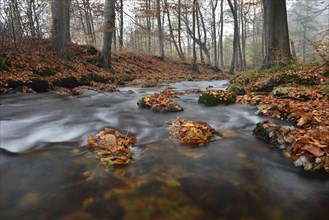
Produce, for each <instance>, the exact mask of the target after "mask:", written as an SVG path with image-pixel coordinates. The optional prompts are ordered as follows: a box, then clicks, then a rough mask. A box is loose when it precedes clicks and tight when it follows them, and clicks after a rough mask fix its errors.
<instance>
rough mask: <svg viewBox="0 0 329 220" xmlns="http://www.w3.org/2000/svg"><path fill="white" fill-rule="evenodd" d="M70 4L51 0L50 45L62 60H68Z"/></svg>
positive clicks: (64, 1)
mask: <svg viewBox="0 0 329 220" xmlns="http://www.w3.org/2000/svg"><path fill="white" fill-rule="evenodd" d="M70 4H71V0H52V1H51V12H52V43H53V47H54V49H55V51H56V52H57V53H58V55H59V56H61V57H62V58H63V59H70V52H69V42H70V39H71V37H70Z"/></svg>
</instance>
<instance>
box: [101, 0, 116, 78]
mask: <svg viewBox="0 0 329 220" xmlns="http://www.w3.org/2000/svg"><path fill="white" fill-rule="evenodd" d="M115 3H116V0H106V1H105V7H104V24H103V43H102V50H101V56H100V59H99V60H100V64H101V65H102V66H103V67H104V68H105V69H107V70H109V71H111V72H114V70H113V68H112V63H111V49H112V39H113V32H114V31H115Z"/></svg>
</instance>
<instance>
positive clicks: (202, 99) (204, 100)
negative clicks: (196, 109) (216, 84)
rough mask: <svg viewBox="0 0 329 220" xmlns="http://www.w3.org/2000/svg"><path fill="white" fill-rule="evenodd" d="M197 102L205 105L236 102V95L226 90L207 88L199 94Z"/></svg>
mask: <svg viewBox="0 0 329 220" xmlns="http://www.w3.org/2000/svg"><path fill="white" fill-rule="evenodd" d="M198 102H199V103H200V104H204V105H206V106H216V105H229V104H233V103H235V102H236V95H235V94H234V93H233V92H232V91H227V90H208V91H206V92H203V93H202V94H201V95H200V96H199V100H198Z"/></svg>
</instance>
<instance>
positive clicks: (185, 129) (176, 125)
mask: <svg viewBox="0 0 329 220" xmlns="http://www.w3.org/2000/svg"><path fill="white" fill-rule="evenodd" d="M170 130H171V132H172V138H173V139H177V140H179V141H181V142H182V143H189V144H203V143H207V142H208V141H209V140H210V138H211V137H214V136H216V135H217V134H218V133H217V131H216V129H214V128H213V127H211V126H210V125H208V124H207V123H205V122H203V121H188V120H185V119H182V118H180V117H177V119H176V120H175V121H173V122H172V124H171V126H170Z"/></svg>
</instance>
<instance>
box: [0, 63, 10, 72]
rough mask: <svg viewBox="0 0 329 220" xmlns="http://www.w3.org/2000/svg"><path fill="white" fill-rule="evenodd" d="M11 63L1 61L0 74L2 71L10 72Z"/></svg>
mask: <svg viewBox="0 0 329 220" xmlns="http://www.w3.org/2000/svg"><path fill="white" fill-rule="evenodd" d="M10 66H11V63H10V61H9V60H4V61H2V60H0V72H1V71H10Z"/></svg>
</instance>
